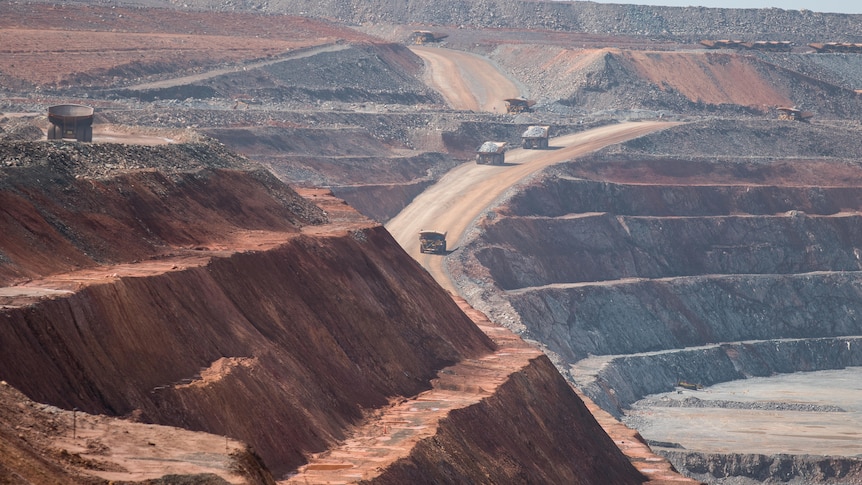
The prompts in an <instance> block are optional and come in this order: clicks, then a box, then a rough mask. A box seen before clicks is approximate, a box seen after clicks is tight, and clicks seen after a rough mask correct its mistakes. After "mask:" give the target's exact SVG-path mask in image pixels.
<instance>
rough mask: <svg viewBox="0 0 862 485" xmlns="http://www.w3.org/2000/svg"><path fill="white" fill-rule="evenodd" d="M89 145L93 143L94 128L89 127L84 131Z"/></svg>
mask: <svg viewBox="0 0 862 485" xmlns="http://www.w3.org/2000/svg"><path fill="white" fill-rule="evenodd" d="M83 141H85V142H87V143H92V142H93V127H92V126H88V127H86V128H85V129H84V140H83Z"/></svg>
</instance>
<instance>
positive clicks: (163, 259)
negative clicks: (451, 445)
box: [0, 143, 492, 475]
mask: <svg viewBox="0 0 862 485" xmlns="http://www.w3.org/2000/svg"><path fill="white" fill-rule="evenodd" d="M32 145H38V146H31V147H30V149H32V150H36V151H37V152H38V151H39V150H43V153H45V154H46V155H48V156H47V157H46V158H42V157H33V158H32V159H25V158H24V157H18V158H17V160H18V162H16V163H18V164H19V165H20V167H13V168H9V167H7V168H6V169H4V172H3V175H4V178H3V182H4V185H5V187H4V188H5V189H6V190H4V195H5V196H7V197H12V198H13V199H14V200H17V201H18V202H19V204H17V205H16V206H7V207H22V208H24V209H26V210H24V209H21V210H20V211H19V212H16V211H14V210H13V211H10V210H9V209H7V212H6V214H7V217H8V219H7V220H6V221H4V227H8V228H10V232H9V234H14V237H10V238H8V239H7V238H4V246H3V248H2V251H3V254H4V264H3V266H4V269H5V271H4V274H8V275H10V277H8V278H7V284H9V283H10V282H11V280H10V279H9V278H11V279H14V280H17V281H19V282H20V283H23V284H20V285H17V286H11V287H7V288H5V289H4V290H3V293H4V307H3V314H4V316H5V320H6V321H7V322H8V323H9V329H10V332H7V333H4V337H3V339H2V340H0V345H2V352H0V369H2V374H0V376H2V378H3V379H5V380H6V381H7V382H9V383H10V384H11V385H13V386H15V387H16V388H18V389H20V390H22V391H23V392H25V393H26V394H27V395H28V396H31V397H33V398H34V399H37V400H39V401H42V402H47V403H51V404H54V405H59V406H63V407H66V408H71V407H78V408H79V409H82V410H86V411H89V412H94V413H107V414H111V415H129V414H133V415H136V416H139V417H140V418H141V419H145V420H147V421H151V422H156V423H160V424H170V425H175V426H181V427H186V428H189V429H196V430H205V431H209V432H211V433H217V434H220V435H229V436H233V437H235V438H238V439H242V440H244V441H246V442H248V443H250V444H251V445H252V446H254V448H255V449H256V450H257V451H258V452H259V453H260V454H261V456H262V457H263V459H264V461H265V463H266V464H267V466H268V467H269V468H270V469H271V470H273V472H275V473H276V474H279V475H280V474H283V473H285V472H286V471H288V470H290V469H292V468H295V467H296V466H298V465H299V464H301V463H302V462H303V461H304V460H305V458H304V456H305V454H306V453H310V452H313V451H320V450H322V449H323V448H325V446H326V445H327V444H328V443H331V442H333V441H335V440H337V439H340V438H342V437H343V436H344V433H345V431H346V429H347V428H348V427H349V426H350V425H351V424H352V423H356V422H358V421H359V420H361V419H362V418H363V415H364V410H366V409H370V408H374V407H379V406H382V405H385V404H387V403H388V402H389V399H390V398H393V397H395V396H405V395H412V394H415V393H417V392H419V391H420V390H422V389H425V388H427V386H428V381H429V379H430V378H431V377H432V376H433V375H434V373H435V372H436V370H437V369H439V368H441V367H443V366H445V365H447V364H450V363H453V362H455V361H458V360H460V359H463V358H465V357H470V356H476V355H479V354H481V353H483V352H487V351H489V350H490V349H491V348H492V344H491V343H490V341H489V340H488V339H487V337H485V336H484V334H482V332H481V331H479V330H478V329H477V328H476V327H475V326H474V325H473V324H472V323H471V322H470V319H469V318H467V317H466V316H465V315H464V314H463V313H462V312H461V311H460V310H459V309H458V307H457V306H456V305H455V304H454V303H453V302H452V301H451V299H450V298H449V297H448V295H446V294H445V292H443V291H442V290H440V289H439V288H438V289H436V290H435V289H434V288H435V286H434V285H433V281H432V280H431V279H430V277H429V276H428V275H427V273H425V272H424V271H421V270H418V266H416V265H415V263H414V262H412V261H411V260H410V259H409V258H408V257H407V256H406V255H405V254H404V253H403V252H402V251H401V250H400V248H398V246H397V245H396V244H395V243H394V241H393V240H392V239H391V237H389V235H388V234H387V233H386V232H385V230H383V229H382V228H380V227H373V226H371V225H370V224H369V223H368V221H365V220H362V219H361V218H359V220H358V221H357V220H354V221H352V222H350V221H348V223H346V224H345V223H341V224H340V225H338V226H336V227H334V228H330V229H329V233H328V234H321V235H316V236H313V237H312V236H308V235H301V234H299V231H300V226H301V225H302V224H304V223H307V222H306V221H317V223H318V224H319V222H320V221H319V219H320V214H321V211H320V209H318V208H315V207H313V206H310V205H308V203H307V202H304V201H302V199H300V198H298V197H297V196H296V194H295V193H293V191H291V190H290V189H289V188H287V187H286V186H284V185H283V184H281V183H279V182H278V181H277V180H275V179H274V178H271V177H265V176H263V175H262V174H261V173H260V172H255V171H247V170H242V165H243V163H242V161H241V160H240V161H239V162H240V163H237V160H238V159H235V158H234V159H231V158H230V157H228V158H226V159H225V158H222V157H221V156H220V154H219V152H218V149H213V148H211V147H210V146H203V145H198V146H169V147H163V148H159V149H155V150H154V151H153V152H150V155H153V154H158V153H162V154H164V155H166V156H165V157H164V158H162V159H159V158H158V157H156V156H151V157H150V158H149V159H148V160H149V161H148V162H147V163H150V164H153V165H159V164H164V168H166V172H167V173H165V174H162V172H161V171H158V170H146V169H127V170H119V169H117V170H114V172H113V173H105V174H104V175H105V176H104V177H103V178H88V177H86V176H84V177H81V178H79V179H75V177H74V174H76V173H77V174H79V175H80V174H82V173H85V172H86V168H87V167H93V168H101V169H105V167H106V164H108V163H111V162H110V160H111V157H112V156H115V155H116V154H117V152H123V151H124V150H133V149H132V148H129V147H122V146H119V147H118V146H111V145H92V146H90V145H66V144H44V143H41V144H40V143H37V144H32ZM14 149H16V150H21V152H22V153H27V150H25V149H24V148H23V146H22V145H14ZM159 150H163V151H159ZM187 150H190V151H193V152H196V153H197V154H198V155H200V158H199V159H198V158H195V160H198V162H199V163H200V164H201V165H207V162H206V161H207V160H209V161H210V162H212V163H213V164H214V165H218V164H219V163H222V164H223V165H225V166H226V167H227V166H230V167H231V168H224V169H219V170H216V169H215V168H204V167H196V168H198V169H189V170H187V171H183V170H175V171H171V170H170V167H173V166H174V165H171V164H172V163H175V164H179V163H180V161H178V160H176V159H174V158H173V157H171V156H167V155H178V154H182V153H183V152H184V151H187ZM83 152H87V155H88V156H87V157H84V156H83V155H82V154H83ZM16 153H18V152H16ZM207 157H210V158H211V160H210V159H208V158H207ZM142 158H143V159H145V160H146V159H147V157H142ZM76 159H77V160H80V162H75V160H76ZM7 160H13V159H12V158H8V159H7ZM133 160H137V158H135V157H128V158H125V159H124V162H129V163H130V162H132V161H133ZM141 163H144V162H141ZM79 164H80V165H81V166H79ZM153 168H155V167H153ZM34 171H35V172H37V174H35V175H34ZM154 177H155V178H157V179H158V180H159V181H161V182H162V184H161V185H156V186H154V185H153V184H152V182H151V181H152V180H153V178H154ZM45 181H51V182H52V183H50V182H49V183H45ZM174 181H176V182H174ZM174 183H176V185H172V184H174ZM70 187H72V188H74V192H72V193H71V194H67V196H66V197H63V190H64V188H65V189H69V188H70ZM25 202H26V203H25ZM99 202H101V204H99ZM335 210H336V211H337V210H338V206H335ZM329 212H331V213H332V212H333V210H329ZM292 221H293V222H292ZM204 229H206V231H204ZM305 230H306V231H311V232H312V233H314V232H315V231H320V229H315V228H314V226H308V227H306V229H305ZM25 242H29V243H30V244H29V245H26V244H25ZM13 243H14V244H13ZM129 246H131V247H129ZM46 248H47V249H46ZM54 248H60V249H62V250H63V251H60V250H58V249H54ZM45 251H48V253H47V254H46V253H45ZM52 254H53V255H54V257H51V255H52ZM76 258H77V259H76ZM76 267H81V268H82V269H80V270H77V271H76V270H75V268H76ZM411 267H412V268H413V270H406V271H405V270H404V268H411ZM21 276H26V277H27V278H28V279H29V280H28V281H26V282H24V281H20V279H19V278H20V277H21ZM381 322H386V323H385V324H381ZM452 336H457V338H455V337H452ZM261 422H266V423H268V432H266V433H261V432H260V427H259V425H258V423H261Z"/></svg>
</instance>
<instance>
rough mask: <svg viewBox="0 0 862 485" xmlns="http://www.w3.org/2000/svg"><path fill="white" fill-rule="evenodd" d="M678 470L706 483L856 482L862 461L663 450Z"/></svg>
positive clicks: (822, 457)
mask: <svg viewBox="0 0 862 485" xmlns="http://www.w3.org/2000/svg"><path fill="white" fill-rule="evenodd" d="M661 454H662V455H663V456H665V457H667V458H668V459H669V460H670V461H671V462H672V463H673V464H674V466H675V467H676V468H677V469H678V470H684V472H685V473H686V475H688V476H691V477H695V478H697V479H698V480H703V481H704V482H705V483H710V482H715V481H717V480H721V479H728V480H740V479H748V480H749V483H763V482H766V481H768V480H770V479H774V478H775V477H781V478H782V480H783V481H784V482H785V483H794V482H798V483H821V484H833V483H834V484H840V483H857V482H858V481H859V479H860V477H862V461H860V460H859V459H854V458H842V457H831V456H811V455H801V456H800V455H743V454H737V453H729V454H707V455H705V454H701V453H690V452H685V451H679V450H662V451H661Z"/></svg>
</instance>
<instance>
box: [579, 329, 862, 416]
mask: <svg viewBox="0 0 862 485" xmlns="http://www.w3.org/2000/svg"><path fill="white" fill-rule="evenodd" d="M860 344H862V338H860V337H843V338H818V339H784V340H766V341H756V342H755V341H750V342H737V343H724V344H721V345H714V346H708V347H704V348H692V349H686V350H679V351H666V352H655V353H648V354H638V355H628V356H616V357H614V358H612V359H610V361H609V362H608V365H606V366H604V367H602V368H601V369H600V370H598V371H597V372H596V373H595V375H594V376H593V377H591V376H586V375H584V376H582V377H580V378H579V387H581V389H582V390H583V391H584V393H585V394H586V395H587V396H589V397H590V398H591V399H593V401H594V402H595V403H596V404H598V405H599V406H600V407H601V408H602V409H605V410H607V411H608V412H610V413H611V414H614V415H615V416H617V417H619V416H621V415H622V411H623V409H624V408H626V407H628V406H629V405H631V404H632V403H634V402H635V401H638V400H640V399H642V398H643V397H645V396H647V395H649V394H656V393H660V392H669V391H672V390H673V389H674V388H675V387H676V386H677V385H678V384H679V382H680V381H686V382H692V383H697V384H701V385H703V386H709V385H712V384H717V383H719V382H727V381H732V380H736V379H745V378H746V377H750V376H755V377H767V376H770V375H772V374H775V373H789V372H804V371H815V370H828V369H842V368H844V367H850V366H859V365H862V345H860Z"/></svg>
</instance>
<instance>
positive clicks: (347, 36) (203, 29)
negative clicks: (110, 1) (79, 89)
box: [0, 2, 370, 85]
mask: <svg viewBox="0 0 862 485" xmlns="http://www.w3.org/2000/svg"><path fill="white" fill-rule="evenodd" d="M339 39H341V40H346V41H350V42H360V41H368V40H370V38H369V37H368V36H365V35H363V34H360V33H358V32H356V31H354V30H351V29H348V28H345V27H341V26H337V25H334V24H331V23H328V22H325V21H321V20H312V19H307V18H301V17H288V16H283V15H253V14H231V13H206V12H178V11H172V10H159V9H147V10H141V9H128V8H108V7H97V6H83V5H68V6H64V5H47V4H46V5H30V4H26V3H18V2H10V3H7V4H4V6H3V15H2V16H0V65H2V66H4V67H3V68H2V69H0V73H2V74H6V76H8V77H9V79H13V80H15V82H27V83H33V84H36V85H40V84H48V85H53V84H91V83H96V84H99V85H102V84H109V83H111V82H116V81H118V80H120V79H122V80H128V79H135V78H145V77H146V76H148V75H152V74H158V73H164V72H183V71H187V70H188V69H193V68H207V67H212V66H216V65H219V64H223V63H228V62H240V61H244V60H252V59H261V58H266V57H270V56H275V55H278V54H281V53H284V52H286V51H289V50H295V49H299V48H302V47H308V46H314V45H322V44H329V43H332V42H335V41H336V40H339ZM115 76H117V77H115ZM7 82H10V81H7ZM10 84H12V83H11V82H10Z"/></svg>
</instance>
